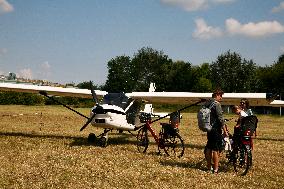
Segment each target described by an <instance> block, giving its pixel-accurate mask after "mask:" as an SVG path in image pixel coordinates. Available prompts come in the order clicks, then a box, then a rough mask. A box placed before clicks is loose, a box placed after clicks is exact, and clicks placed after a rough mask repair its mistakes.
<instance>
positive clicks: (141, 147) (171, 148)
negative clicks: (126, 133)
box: [136, 99, 205, 158]
mask: <svg viewBox="0 0 284 189" xmlns="http://www.w3.org/2000/svg"><path fill="white" fill-rule="evenodd" d="M204 101H205V100H203V99H202V100H200V101H198V102H196V103H194V104H191V105H189V106H186V107H184V108H182V109H179V110H177V111H175V112H172V113H170V114H168V115H166V116H164V117H160V118H158V119H156V120H154V121H152V120H151V114H149V113H142V114H141V115H140V117H139V118H140V122H141V123H145V124H144V125H142V126H140V127H137V128H136V130H138V129H139V130H138V134H137V136H136V138H137V148H138V151H139V152H142V153H145V152H146V151H147V149H148V146H149V136H148V130H149V131H150V133H151V135H152V136H153V138H154V140H155V142H156V144H157V145H158V150H159V153H160V152H161V149H163V150H164V151H165V153H166V154H167V155H168V156H175V157H178V158H180V157H182V156H183V154H184V150H185V145H184V140H183V138H182V137H181V135H180V134H179V129H178V126H179V123H180V112H181V111H182V110H185V109H186V108H189V107H191V106H194V105H197V104H199V103H201V102H204ZM167 116H170V122H169V123H160V125H161V130H160V132H159V134H158V135H157V134H156V132H155V131H154V129H153V127H152V126H151V124H152V123H154V122H156V121H159V120H161V119H163V118H165V117H167Z"/></svg>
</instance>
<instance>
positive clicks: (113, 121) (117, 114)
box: [90, 104, 135, 131]
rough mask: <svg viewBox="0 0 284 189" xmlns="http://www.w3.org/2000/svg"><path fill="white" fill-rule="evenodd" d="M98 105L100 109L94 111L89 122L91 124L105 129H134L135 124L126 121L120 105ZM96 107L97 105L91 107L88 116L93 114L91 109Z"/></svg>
mask: <svg viewBox="0 0 284 189" xmlns="http://www.w3.org/2000/svg"><path fill="white" fill-rule="evenodd" d="M100 106H101V108H102V110H101V111H97V112H96V115H95V117H94V119H93V120H92V122H91V124H92V126H94V127H100V128H105V129H117V130H130V131H133V130H134V128H135V125H132V124H129V123H128V122H127V119H126V113H125V111H124V110H123V109H122V108H121V107H118V106H115V105H109V104H102V105H100ZM96 108H97V106H94V107H93V108H92V110H91V113H90V117H91V116H92V115H93V110H94V109H96ZM95 111H96V110H95Z"/></svg>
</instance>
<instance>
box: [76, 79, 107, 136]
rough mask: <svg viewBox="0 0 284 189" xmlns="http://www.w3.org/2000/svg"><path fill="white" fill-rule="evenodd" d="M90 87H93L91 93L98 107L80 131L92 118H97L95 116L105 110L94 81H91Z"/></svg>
mask: <svg viewBox="0 0 284 189" xmlns="http://www.w3.org/2000/svg"><path fill="white" fill-rule="evenodd" d="M90 87H91V93H92V96H93V100H94V101H95V103H96V108H95V109H93V110H92V112H93V115H92V116H91V117H90V118H89V119H88V120H87V122H86V123H85V124H84V125H83V127H82V128H81V129H80V131H83V130H84V129H85V128H86V127H87V126H88V125H89V124H90V123H91V122H92V120H93V119H94V118H95V116H96V114H97V113H98V112H103V107H102V106H101V105H100V104H99V100H98V97H97V95H96V92H95V90H94V86H93V82H92V81H90Z"/></svg>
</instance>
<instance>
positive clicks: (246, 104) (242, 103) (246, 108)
mask: <svg viewBox="0 0 284 189" xmlns="http://www.w3.org/2000/svg"><path fill="white" fill-rule="evenodd" d="M240 108H241V109H242V110H243V111H244V112H245V113H246V114H247V115H248V116H251V115H253V113H252V110H251V109H250V107H249V101H248V99H246V98H243V99H241V101H240Z"/></svg>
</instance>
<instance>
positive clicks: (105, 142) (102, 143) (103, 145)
mask: <svg viewBox="0 0 284 189" xmlns="http://www.w3.org/2000/svg"><path fill="white" fill-rule="evenodd" d="M107 141H108V140H107V137H106V136H102V137H101V138H100V141H99V144H100V146H101V147H106V146H107Z"/></svg>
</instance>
